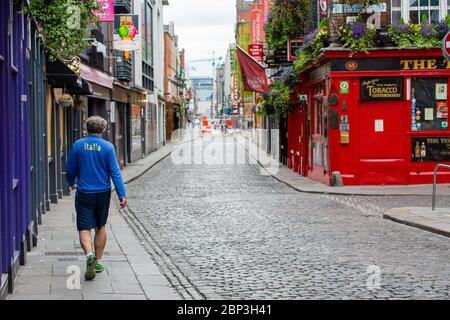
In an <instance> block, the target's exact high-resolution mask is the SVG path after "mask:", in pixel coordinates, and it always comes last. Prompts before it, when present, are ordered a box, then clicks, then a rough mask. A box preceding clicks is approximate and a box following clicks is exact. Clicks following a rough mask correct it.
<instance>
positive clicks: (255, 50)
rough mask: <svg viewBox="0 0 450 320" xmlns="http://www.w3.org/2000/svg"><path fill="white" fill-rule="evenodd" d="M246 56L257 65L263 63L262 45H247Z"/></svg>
mask: <svg viewBox="0 0 450 320" xmlns="http://www.w3.org/2000/svg"><path fill="white" fill-rule="evenodd" d="M248 54H249V55H250V56H252V57H253V59H255V60H256V61H258V62H259V63H261V64H262V63H263V62H264V45H263V44H259V43H258V44H249V45H248Z"/></svg>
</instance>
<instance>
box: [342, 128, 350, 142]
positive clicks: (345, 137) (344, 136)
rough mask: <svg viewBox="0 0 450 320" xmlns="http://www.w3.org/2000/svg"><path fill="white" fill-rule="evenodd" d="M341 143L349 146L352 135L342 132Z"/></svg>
mask: <svg viewBox="0 0 450 320" xmlns="http://www.w3.org/2000/svg"><path fill="white" fill-rule="evenodd" d="M341 143H342V144H349V143H350V133H349V132H343V131H341Z"/></svg>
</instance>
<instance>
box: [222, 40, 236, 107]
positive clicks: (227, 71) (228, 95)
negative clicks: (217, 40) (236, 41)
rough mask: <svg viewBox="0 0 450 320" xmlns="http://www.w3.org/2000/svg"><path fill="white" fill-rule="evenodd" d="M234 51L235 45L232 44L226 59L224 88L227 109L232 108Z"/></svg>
mask: <svg viewBox="0 0 450 320" xmlns="http://www.w3.org/2000/svg"><path fill="white" fill-rule="evenodd" d="M233 50H234V45H232V44H230V47H229V48H228V50H227V57H226V58H225V74H224V77H225V86H224V96H225V105H226V107H231V105H230V104H231V103H230V102H231V88H232V85H231V84H232V83H231V73H232V70H233V65H232V52H233Z"/></svg>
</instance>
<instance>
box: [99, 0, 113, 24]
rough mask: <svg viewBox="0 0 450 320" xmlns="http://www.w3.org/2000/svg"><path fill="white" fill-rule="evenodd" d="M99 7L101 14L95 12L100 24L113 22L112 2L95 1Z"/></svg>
mask: <svg viewBox="0 0 450 320" xmlns="http://www.w3.org/2000/svg"><path fill="white" fill-rule="evenodd" d="M97 2H98V4H99V6H100V7H101V8H102V9H103V12H101V11H98V10H97V11H96V12H95V14H96V15H97V16H98V18H99V20H100V22H114V0H106V1H104V0H97Z"/></svg>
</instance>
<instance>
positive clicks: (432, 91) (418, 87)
mask: <svg viewBox="0 0 450 320" xmlns="http://www.w3.org/2000/svg"><path fill="white" fill-rule="evenodd" d="M447 98H448V90H447V78H412V100H411V129H412V130H413V131H426V130H447V129H448V105H447V103H448V100H447Z"/></svg>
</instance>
